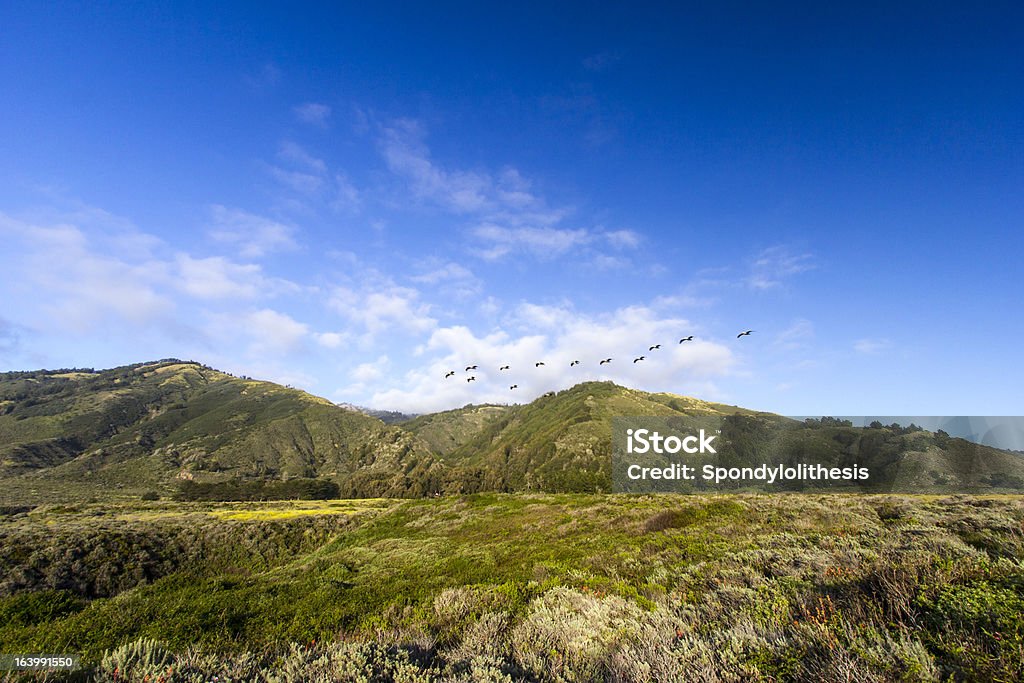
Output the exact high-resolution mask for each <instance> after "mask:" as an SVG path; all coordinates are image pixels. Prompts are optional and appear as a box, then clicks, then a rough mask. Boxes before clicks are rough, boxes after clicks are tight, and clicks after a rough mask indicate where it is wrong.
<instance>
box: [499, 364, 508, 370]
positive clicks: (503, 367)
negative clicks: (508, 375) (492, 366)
mask: <svg viewBox="0 0 1024 683" xmlns="http://www.w3.org/2000/svg"><path fill="white" fill-rule="evenodd" d="M498 370H508V366H507V365H502V366H501V367H500V368H498Z"/></svg>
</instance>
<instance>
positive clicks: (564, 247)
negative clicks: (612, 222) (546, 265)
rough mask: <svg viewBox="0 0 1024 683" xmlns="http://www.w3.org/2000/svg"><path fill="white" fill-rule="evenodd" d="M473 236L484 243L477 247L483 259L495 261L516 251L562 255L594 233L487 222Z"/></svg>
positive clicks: (547, 255) (544, 255) (542, 256)
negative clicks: (518, 226) (506, 226)
mask: <svg viewBox="0 0 1024 683" xmlns="http://www.w3.org/2000/svg"><path fill="white" fill-rule="evenodd" d="M473 235H474V237H476V238H477V239H478V240H480V241H481V242H483V243H485V245H486V246H485V247H484V248H482V249H478V250H476V254H477V255H478V256H480V257H481V258H483V259H485V260H488V261H494V260H497V259H500V258H502V257H504V256H507V255H508V254H511V253H515V252H528V253H531V254H533V255H534V256H537V257H541V258H552V257H555V256H560V255H562V254H564V253H565V252H567V251H569V250H570V249H572V248H573V247H578V246H582V245H584V244H587V243H588V242H589V241H590V239H591V236H590V234H589V233H588V232H587V231H586V230H582V229H580V230H557V229H555V228H505V227H501V226H498V225H494V224H484V225H481V226H479V227H477V228H476V229H475V230H474V231H473Z"/></svg>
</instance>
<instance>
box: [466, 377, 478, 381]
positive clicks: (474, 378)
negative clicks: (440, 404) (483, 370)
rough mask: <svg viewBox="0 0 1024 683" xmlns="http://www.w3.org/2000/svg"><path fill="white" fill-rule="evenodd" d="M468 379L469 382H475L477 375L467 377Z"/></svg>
mask: <svg viewBox="0 0 1024 683" xmlns="http://www.w3.org/2000/svg"><path fill="white" fill-rule="evenodd" d="M466 381H467V382H475V381H476V377H467V378H466Z"/></svg>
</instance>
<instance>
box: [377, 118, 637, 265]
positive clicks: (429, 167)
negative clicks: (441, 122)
mask: <svg viewBox="0 0 1024 683" xmlns="http://www.w3.org/2000/svg"><path fill="white" fill-rule="evenodd" d="M423 138H424V132H423V129H422V127H421V126H420V125H419V123H417V122H416V121H413V120H409V119H400V120H398V121H395V122H393V123H392V124H391V125H390V126H385V127H383V128H382V129H381V138H380V143H379V144H380V150H381V154H382V156H383V157H384V161H385V163H386V164H387V166H388V169H389V170H390V171H391V172H392V173H394V174H395V175H396V176H398V177H399V178H401V179H402V180H404V181H405V182H406V183H407V185H408V189H409V191H410V193H411V194H412V195H413V197H414V198H415V199H417V200H420V201H423V202H429V203H432V204H434V205H436V206H439V207H441V208H443V209H446V210H448V211H450V212H452V213H454V214H455V215H458V216H466V217H470V221H471V222H470V225H471V227H470V236H471V238H472V240H473V241H474V242H475V244H473V245H472V246H471V247H470V252H471V253H473V254H474V255H476V256H478V257H480V258H482V259H484V260H487V261H496V260H499V259H502V258H504V257H506V256H510V255H516V254H526V255H529V256H532V257H535V258H555V257H559V256H563V255H567V254H570V253H571V252H572V251H573V250H574V249H579V248H580V247H583V246H587V247H588V248H587V249H586V250H582V251H581V253H580V257H581V260H583V261H591V262H592V263H593V264H594V265H597V266H598V267H603V268H607V267H621V266H622V265H623V262H622V261H621V259H620V260H614V257H612V256H608V255H604V254H602V253H601V251H600V248H601V247H610V248H613V249H616V250H621V249H625V248H635V247H637V246H638V245H639V243H640V241H641V239H640V235H639V234H638V233H636V232H634V231H632V230H612V231H607V230H598V229H586V228H572V227H563V224H564V222H565V221H566V219H567V218H568V217H569V216H571V215H572V213H573V210H572V208H571V207H567V206H562V207H552V206H550V205H549V204H548V203H547V202H546V201H545V200H544V198H543V197H541V196H540V195H538V194H537V193H536V192H535V191H534V189H533V187H532V184H531V183H530V181H529V180H528V179H526V178H524V177H523V175H522V174H521V173H520V172H519V171H518V170H517V169H515V168H513V167H510V166H507V167H504V168H502V169H500V170H499V171H498V172H496V173H491V172H489V171H486V170H480V169H473V170H461V169H451V168H444V167H442V166H441V165H440V164H438V163H437V162H436V161H434V159H433V158H432V157H431V154H430V150H429V149H428V148H427V146H426V144H425V143H424V141H423ZM601 256H605V258H595V257H601Z"/></svg>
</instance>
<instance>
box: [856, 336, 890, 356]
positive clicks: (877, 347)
mask: <svg viewBox="0 0 1024 683" xmlns="http://www.w3.org/2000/svg"><path fill="white" fill-rule="evenodd" d="M890 347H892V342H891V341H889V340H888V339H880V338H875V339H858V340H857V341H855V342H854V343H853V350H854V351H856V352H857V353H863V354H867V355H871V354H876V353H881V352H882V351H885V350H887V349H889V348H890Z"/></svg>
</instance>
